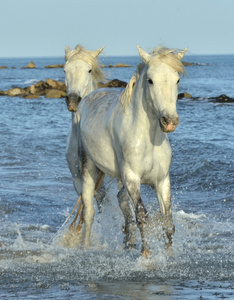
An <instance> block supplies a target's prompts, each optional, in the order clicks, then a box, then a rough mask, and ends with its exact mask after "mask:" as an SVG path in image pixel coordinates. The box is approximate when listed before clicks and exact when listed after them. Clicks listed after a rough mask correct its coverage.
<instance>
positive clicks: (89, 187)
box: [82, 158, 98, 248]
mask: <svg viewBox="0 0 234 300" xmlns="http://www.w3.org/2000/svg"><path fill="white" fill-rule="evenodd" d="M97 177H98V169H97V168H96V166H95V165H94V163H93V162H92V161H91V160H89V159H88V158H87V161H86V163H85V165H84V167H83V187H82V199H83V203H84V208H83V219H84V223H85V232H84V246H85V247H86V248H89V246H90V234H91V228H92V224H93V220H94V215H95V210H94V203H93V202H94V193H95V183H96V180H97Z"/></svg>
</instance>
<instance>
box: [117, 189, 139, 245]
mask: <svg viewBox="0 0 234 300" xmlns="http://www.w3.org/2000/svg"><path fill="white" fill-rule="evenodd" d="M118 200H119V206H120V208H121V210H122V213H123V215H124V220H125V226H124V230H123V232H124V233H125V235H126V236H125V239H124V242H125V246H126V248H133V247H135V246H136V237H135V230H136V224H135V220H134V216H133V214H132V210H131V207H130V205H129V195H128V193H127V191H126V189H125V188H122V189H121V190H120V191H119V193H118Z"/></svg>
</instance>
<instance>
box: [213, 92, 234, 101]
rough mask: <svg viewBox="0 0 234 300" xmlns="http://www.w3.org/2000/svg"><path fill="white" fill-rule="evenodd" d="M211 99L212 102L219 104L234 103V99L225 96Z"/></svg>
mask: <svg viewBox="0 0 234 300" xmlns="http://www.w3.org/2000/svg"><path fill="white" fill-rule="evenodd" d="M209 99H210V100H211V102H217V103H233V102H234V99H233V98H231V97H228V96H227V95H225V94H223V95H220V96H219V97H212V98H209Z"/></svg>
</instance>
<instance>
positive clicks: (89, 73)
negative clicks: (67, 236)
mask: <svg viewBox="0 0 234 300" xmlns="http://www.w3.org/2000/svg"><path fill="white" fill-rule="evenodd" d="M103 49H104V47H102V48H100V49H98V50H95V51H89V50H86V49H85V48H83V47H82V46H81V45H77V46H76V47H75V49H74V50H71V49H70V48H69V47H68V46H66V48H65V61H66V63H65V66H64V72H65V85H66V88H67V96H66V103H67V108H68V110H69V111H71V112H72V124H71V128H70V132H69V135H68V140H67V148H66V159H67V163H68V166H69V169H70V171H71V174H72V177H73V184H74V187H75V190H76V191H77V193H78V194H79V193H80V189H81V187H80V180H78V179H77V175H78V174H77V172H78V171H77V164H78V162H79V157H78V136H77V122H78V118H77V114H76V111H77V107H78V104H79V103H80V101H81V99H82V98H84V97H85V96H87V95H88V94H89V93H90V92H92V91H94V90H95V89H97V88H98V81H103V80H104V74H103V72H102V69H101V65H100V63H99V60H98V56H99V54H100V53H101V52H102V50H103Z"/></svg>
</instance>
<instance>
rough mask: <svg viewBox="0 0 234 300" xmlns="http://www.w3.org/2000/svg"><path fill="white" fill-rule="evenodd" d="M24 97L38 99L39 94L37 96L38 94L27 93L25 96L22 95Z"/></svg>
mask: <svg viewBox="0 0 234 300" xmlns="http://www.w3.org/2000/svg"><path fill="white" fill-rule="evenodd" d="M23 97H24V99H39V98H40V96H38V95H35V94H34V95H32V94H28V95H27V96H23Z"/></svg>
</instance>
